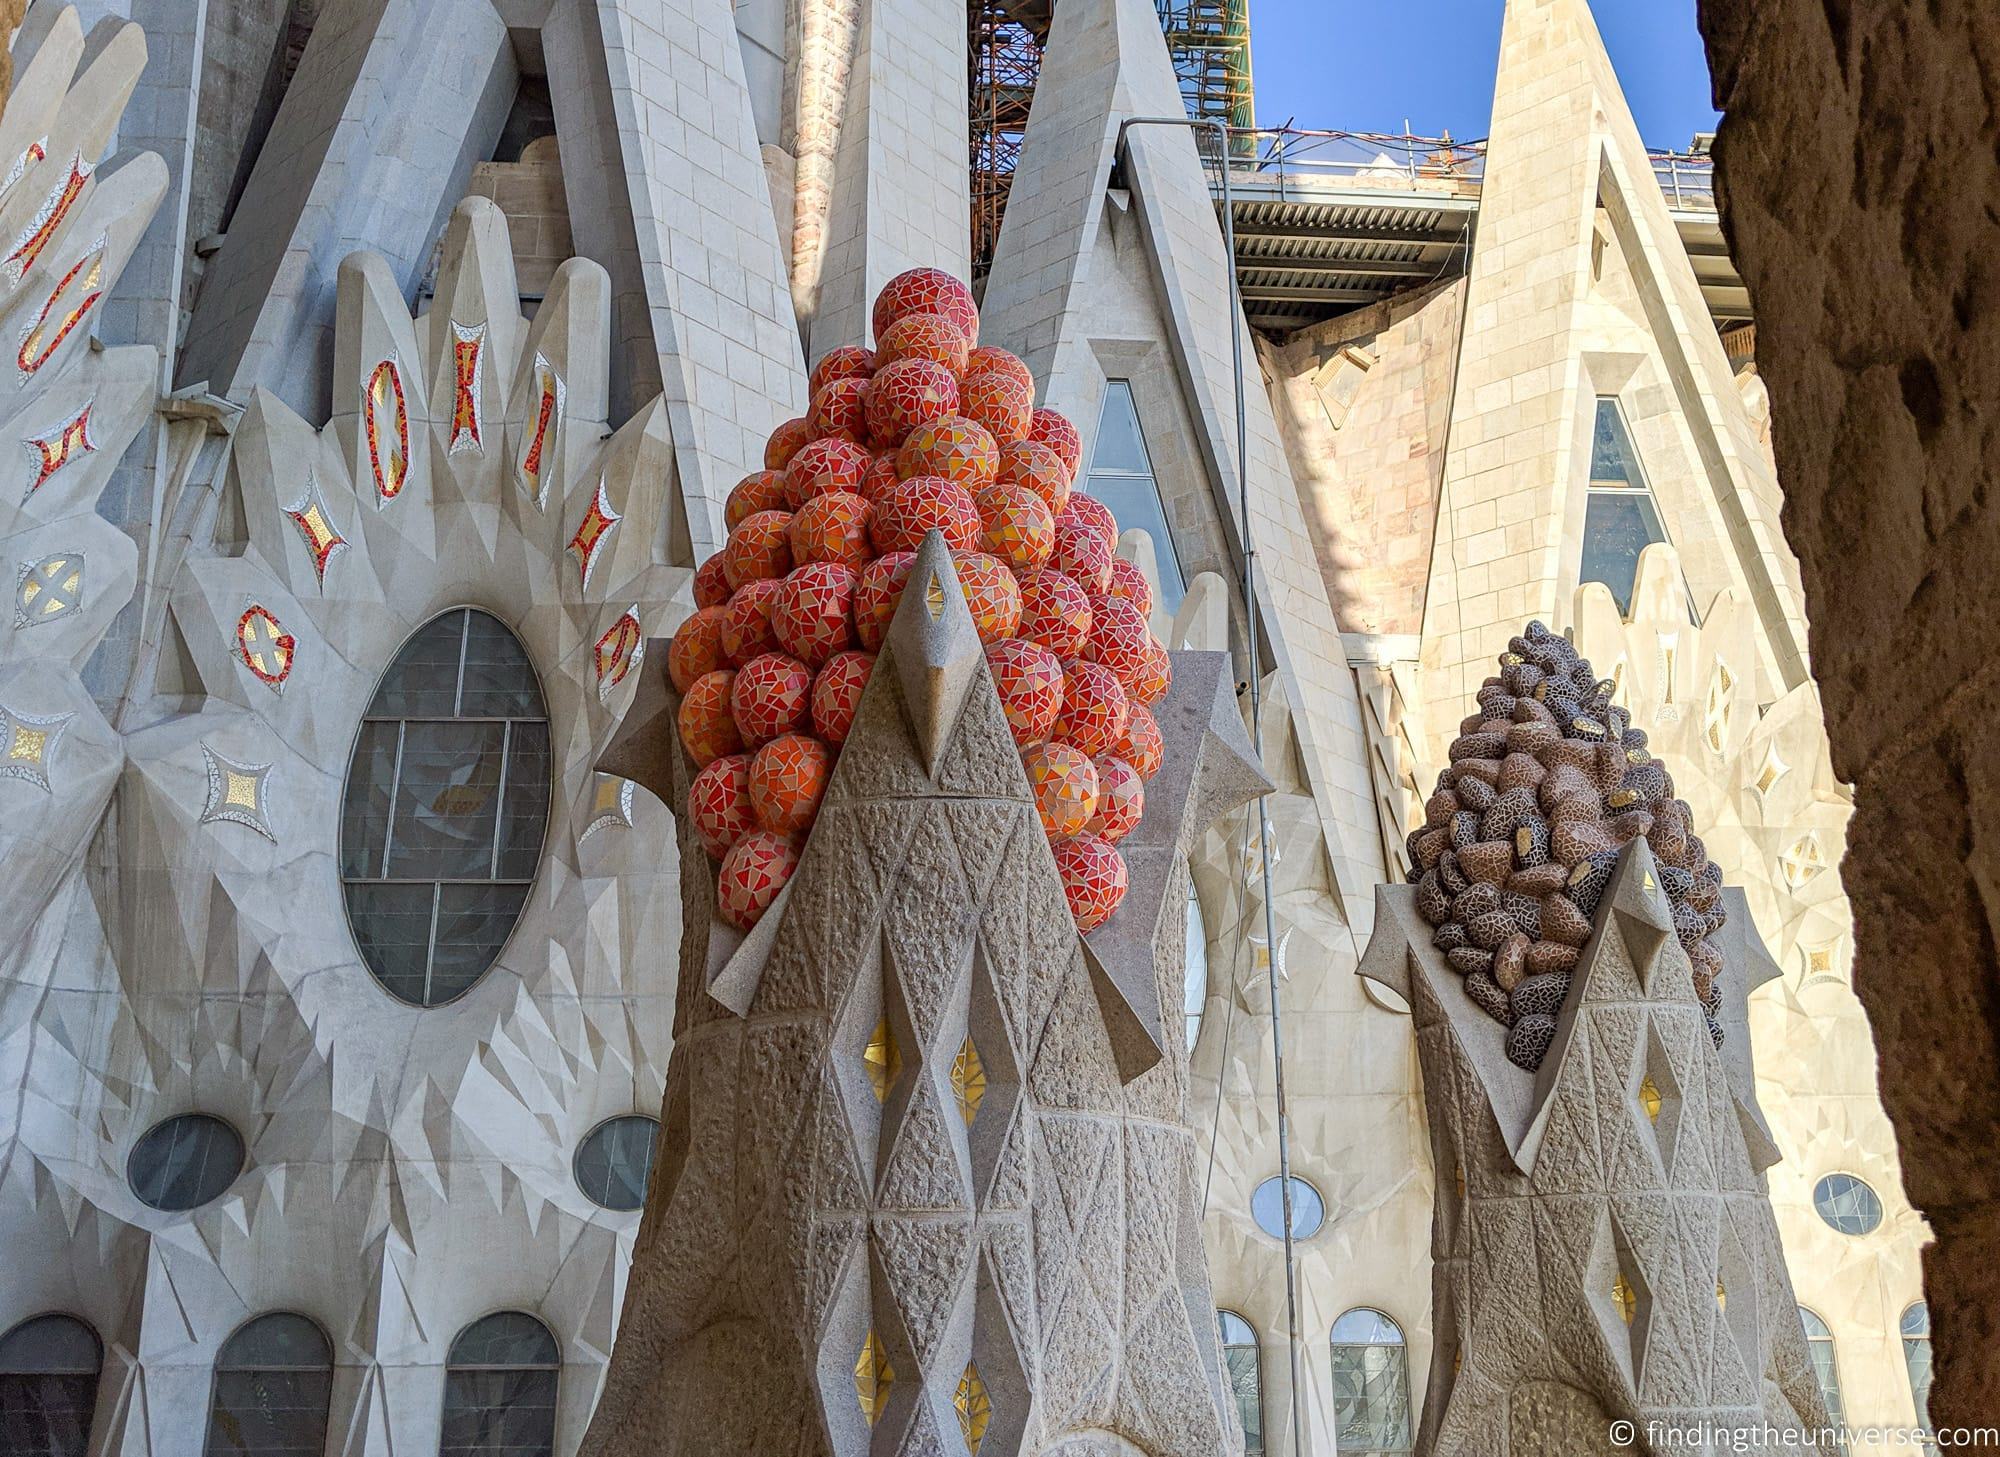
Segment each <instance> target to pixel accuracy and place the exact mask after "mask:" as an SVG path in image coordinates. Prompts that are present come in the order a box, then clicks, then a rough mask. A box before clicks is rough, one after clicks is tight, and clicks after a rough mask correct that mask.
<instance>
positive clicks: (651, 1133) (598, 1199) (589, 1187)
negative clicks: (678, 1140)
mask: <svg viewBox="0 0 2000 1457" xmlns="http://www.w3.org/2000/svg"><path fill="white" fill-rule="evenodd" d="M659 1132H660V1125H659V1121H658V1120H657V1119H653V1118H647V1117H645V1116H644V1115H642V1114H638V1113H632V1114H627V1115H626V1116H625V1117H623V1118H607V1119H606V1120H605V1121H604V1122H602V1123H600V1124H598V1125H597V1127H595V1128H593V1129H592V1130H591V1131H590V1136H589V1137H588V1138H586V1139H584V1141H583V1146H582V1147H581V1148H579V1149H578V1150H577V1151H576V1183H577V1187H578V1188H579V1189H581V1190H583V1192H584V1196H585V1197H586V1198H588V1199H589V1200H590V1202H591V1203H593V1204H596V1205H598V1206H600V1207H601V1208H605V1209H616V1210H619V1211H620V1212H624V1211H627V1210H632V1209H637V1208H639V1207H640V1206H641V1205H643V1204H644V1203H645V1202H646V1178H647V1176H648V1175H649V1174H651V1173H652V1172H653V1143H654V1140H655V1139H656V1138H657V1137H658V1135H659Z"/></svg>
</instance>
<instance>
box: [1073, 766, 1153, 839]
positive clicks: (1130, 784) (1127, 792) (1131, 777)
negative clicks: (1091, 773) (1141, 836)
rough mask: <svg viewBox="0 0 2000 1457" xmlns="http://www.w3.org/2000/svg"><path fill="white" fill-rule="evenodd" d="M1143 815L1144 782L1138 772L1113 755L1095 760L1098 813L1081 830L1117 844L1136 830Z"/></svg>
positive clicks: (1144, 808) (1144, 803) (1144, 801)
mask: <svg viewBox="0 0 2000 1457" xmlns="http://www.w3.org/2000/svg"><path fill="white" fill-rule="evenodd" d="M1145 812H1146V781H1145V780H1143V779H1141V778H1140V777H1139V771H1138V770H1137V769H1134V768H1133V767H1132V766H1131V765H1130V764H1127V763H1126V762H1125V761H1124V760H1123V759H1121V758H1119V757H1118V756H1117V755H1115V754H1103V755H1100V756H1099V757H1098V760H1097V813H1095V814H1093V815H1092V816H1091V817H1090V823H1089V824H1087V825H1085V826H1084V827H1083V829H1084V833H1085V834H1088V835H1100V836H1102V837H1103V838H1104V839H1106V840H1109V841H1110V842H1111V843H1112V844H1114V845H1115V844H1117V843H1118V842H1119V841H1120V840H1122V839H1124V838H1125V837H1126V836H1127V835H1129V834H1131V833H1132V831H1134V830H1135V829H1137V828H1138V827H1139V817H1140V816H1141V815H1143V814H1144V813H1145Z"/></svg>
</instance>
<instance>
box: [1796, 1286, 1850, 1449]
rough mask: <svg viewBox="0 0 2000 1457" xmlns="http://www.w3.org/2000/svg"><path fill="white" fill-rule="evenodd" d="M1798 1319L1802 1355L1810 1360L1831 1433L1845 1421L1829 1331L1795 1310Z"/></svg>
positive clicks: (1814, 1317)
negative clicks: (1803, 1339)
mask: <svg viewBox="0 0 2000 1457" xmlns="http://www.w3.org/2000/svg"><path fill="white" fill-rule="evenodd" d="M1799 1320H1800V1322H1801V1323H1803V1324H1804V1326H1805V1328H1806V1354H1807V1355H1808V1356H1810V1357H1811V1358H1812V1368H1813V1376H1814V1377H1815V1378H1817V1380H1818V1381H1819V1394H1820V1400H1822V1401H1824V1402H1825V1403H1826V1417H1827V1420H1828V1421H1830V1422H1832V1423H1833V1425H1834V1428H1835V1430H1838V1429H1839V1428H1840V1426H1841V1424H1842V1423H1844V1422H1845V1421H1846V1420H1847V1415H1846V1409H1845V1408H1844V1407H1843V1406H1842V1405H1841V1400H1840V1362H1839V1361H1838V1360H1837V1359H1836V1358H1835V1356H1834V1353H1833V1332H1832V1331H1831V1330H1829V1329H1828V1328H1827V1324H1826V1322H1825V1321H1823V1320H1821V1319H1820V1318H1819V1317H1818V1316H1817V1315H1815V1314H1813V1313H1812V1312H1811V1311H1810V1310H1807V1309H1806V1308H1805V1307H1804V1306H1803V1305H1801V1306H1800V1307H1799Z"/></svg>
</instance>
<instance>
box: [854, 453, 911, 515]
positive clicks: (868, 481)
mask: <svg viewBox="0 0 2000 1457" xmlns="http://www.w3.org/2000/svg"><path fill="white" fill-rule="evenodd" d="M902 478H903V473H902V471H900V470H899V469H897V467H896V452H895V451H893V450H885V451H883V452H882V453H881V454H880V455H877V456H875V457H874V458H873V459H871V460H870V461H869V462H868V474H866V475H864V476H863V477H862V478H861V494H862V495H864V496H866V497H867V498H868V500H869V503H870V504H871V505H872V504H873V503H874V502H876V501H879V500H881V499H882V497H883V496H884V495H886V494H888V493H889V492H890V491H893V490H895V489H896V482H898V481H900V480H901V479H902Z"/></svg>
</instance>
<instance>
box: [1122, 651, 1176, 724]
mask: <svg viewBox="0 0 2000 1457" xmlns="http://www.w3.org/2000/svg"><path fill="white" fill-rule="evenodd" d="M1173 686H1174V660H1173V659H1172V658H1171V657H1169V656H1168V655H1167V645H1166V644H1165V643H1163V642H1161V641H1160V640H1159V639H1158V638H1151V639H1149V640H1148V641H1147V643H1146V661H1145V663H1144V664H1143V665H1142V666H1141V667H1140V669H1139V671H1138V673H1136V674H1135V675H1134V676H1133V678H1132V681H1131V682H1130V683H1128V684H1126V685H1125V696H1126V697H1128V698H1130V699H1131V700H1132V702H1133V703H1134V704H1144V705H1145V706H1146V707H1148V708H1151V707H1152V706H1153V705H1154V704H1155V703H1158V702H1159V701H1160V700H1161V699H1162V698H1165V697H1166V696H1167V692H1168V690H1169V689H1171V688H1172V687H1173Z"/></svg>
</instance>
